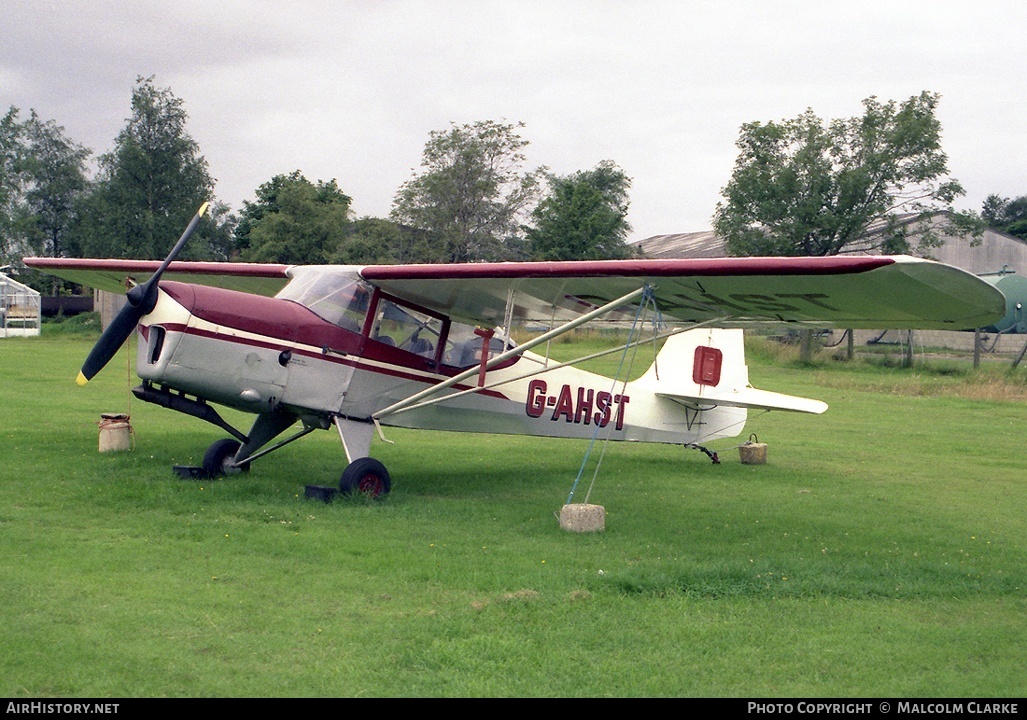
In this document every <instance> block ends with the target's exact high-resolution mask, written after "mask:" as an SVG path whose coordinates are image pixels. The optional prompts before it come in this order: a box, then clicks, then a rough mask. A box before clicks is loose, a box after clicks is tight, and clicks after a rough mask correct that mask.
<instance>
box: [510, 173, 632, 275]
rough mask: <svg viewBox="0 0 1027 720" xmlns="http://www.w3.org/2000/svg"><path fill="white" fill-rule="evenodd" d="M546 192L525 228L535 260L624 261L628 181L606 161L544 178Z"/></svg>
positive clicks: (628, 250) (628, 226)
mask: <svg viewBox="0 0 1027 720" xmlns="http://www.w3.org/2000/svg"><path fill="white" fill-rule="evenodd" d="M546 179H547V181H548V183H549V193H548V195H547V196H546V197H545V198H543V200H542V201H541V202H540V203H539V204H538V205H537V206H536V207H535V209H534V211H532V218H533V219H534V221H535V226H534V227H533V228H529V229H528V240H529V241H530V251H531V257H532V258H533V259H536V260H603V259H615V258H626V257H630V256H631V255H632V254H633V252H632V249H631V248H630V247H629V246H628V245H627V244H626V243H625V240H626V239H627V235H628V232H630V230H631V226H630V225H629V224H628V221H627V212H628V188H629V187H630V186H631V179H630V178H629V177H628V176H627V175H625V174H624V171H623V170H621V169H620V168H619V167H617V165H616V164H614V163H613V162H611V161H608V160H607V161H604V162H601V163H599V165H597V166H596V167H595V168H594V169H593V170H582V171H579V172H576V173H574V174H573V175H569V176H566V177H557V176H555V175H549V176H547V178H546Z"/></svg>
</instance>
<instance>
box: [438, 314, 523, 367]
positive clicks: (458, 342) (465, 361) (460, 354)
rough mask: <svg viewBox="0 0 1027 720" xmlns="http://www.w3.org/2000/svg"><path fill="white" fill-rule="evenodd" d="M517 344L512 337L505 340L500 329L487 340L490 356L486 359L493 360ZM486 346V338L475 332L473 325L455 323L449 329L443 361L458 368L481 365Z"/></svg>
mask: <svg viewBox="0 0 1027 720" xmlns="http://www.w3.org/2000/svg"><path fill="white" fill-rule="evenodd" d="M516 346H517V343H515V342H514V341H513V340H512V339H510V340H505V339H504V336H503V335H502V330H501V329H499V330H498V331H497V332H496V334H495V335H493V336H492V337H490V338H489V339H488V341H487V347H488V350H487V351H486V352H487V354H488V357H487V358H486V360H491V359H492V358H493V357H495V356H496V355H498V354H499V353H501V352H504V351H505V350H509V349H510V348H513V347H516ZM485 347H486V341H485V339H484V338H483V337H482V336H481V335H479V334H478V333H476V332H475V330H474V326H473V325H465V324H464V323H453V324H452V326H451V327H450V329H449V337H448V338H447V342H446V352H445V353H444V354H443V356H442V362H444V363H445V364H446V365H451V366H453V367H458V368H469V367H473V366H476V365H481V354H482V350H483V349H484V348H485Z"/></svg>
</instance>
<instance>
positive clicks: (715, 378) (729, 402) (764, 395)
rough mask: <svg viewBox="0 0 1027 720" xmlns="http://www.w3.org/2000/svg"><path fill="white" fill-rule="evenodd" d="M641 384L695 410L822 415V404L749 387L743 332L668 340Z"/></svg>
mask: <svg viewBox="0 0 1027 720" xmlns="http://www.w3.org/2000/svg"><path fill="white" fill-rule="evenodd" d="M638 382H639V384H644V385H645V386H647V387H649V388H650V389H651V390H652V391H653V392H654V393H655V394H656V395H657V396H659V397H665V398H668V399H670V400H673V401H675V402H677V403H680V404H681V405H684V406H686V407H689V408H692V409H708V408H711V407H715V406H728V407H739V408H757V409H764V410H789V411H792V412H804V413H814V414H820V413H822V412H824V411H825V410H827V404H826V403H823V402H821V401H819V400H811V399H808V398H801V397H795V396H793V395H784V394H781V393H775V392H768V391H766V390H757V389H756V388H754V387H752V386H751V385H749V368H748V366H747V365H746V364H745V344H744V339H743V335H742V331H741V330H735V329H732V330H724V329H717V328H703V329H698V330H689V331H687V332H683V333H679V334H677V335H672V336H671V337H669V338H667V342H666V344H664V346H663V349H662V350H660V353H659V354H658V355H657V356H656V361H655V362H654V363H653V364H652V366H651V367H650V368H649V370H648V371H647V372H646V374H645V375H644V376H642V378H640V379H639V381H638Z"/></svg>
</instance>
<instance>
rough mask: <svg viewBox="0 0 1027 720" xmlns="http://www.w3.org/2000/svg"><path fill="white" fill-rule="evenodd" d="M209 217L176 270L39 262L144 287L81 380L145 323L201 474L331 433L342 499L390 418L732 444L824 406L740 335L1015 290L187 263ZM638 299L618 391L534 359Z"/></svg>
mask: <svg viewBox="0 0 1027 720" xmlns="http://www.w3.org/2000/svg"><path fill="white" fill-rule="evenodd" d="M203 211H204V208H201V210H200V212H199V213H197V215H196V216H195V217H194V218H193V220H192V222H191V223H190V224H189V227H188V228H187V229H186V231H185V232H184V233H183V234H182V236H181V238H180V239H179V241H178V243H177V244H176V245H175V247H174V249H173V250H172V251H171V253H170V254H169V255H168V257H167V258H166V259H165V260H164V261H163V262H157V261H138V260H90V259H61V258H26V259H25V264H26V265H28V266H30V267H34V268H38V269H40V270H45V271H46V272H49V273H52V274H54V275H57V276H59V277H62V278H65V279H68V280H72V281H74V282H77V283H81V284H83V285H88V286H91V287H94V288H100V289H106V290H115V291H117V290H122V291H124V290H125V289H126V286H128V287H129V289H128V302H127V304H126V305H125V307H124V308H123V309H122V310H121V312H120V313H119V314H118V315H117V316H116V317H115V319H114V321H113V322H112V323H111V324H110V325H109V326H108V328H107V329H106V331H105V332H104V334H103V335H102V337H101V338H100V340H99V341H98V342H97V344H96V346H95V347H94V348H93V350H92V352H91V353H90V355H89V357H88V358H87V359H86V361H85V364H84V365H83V367H82V371H81V373H80V375H79V381H80V383H84V382H86V381H87V380H88V379H90V378H92V377H93V376H94V375H95V374H96V373H97V372H99V371H100V370H101V369H102V368H103V366H104V365H105V364H106V363H107V362H108V361H109V360H110V359H111V357H112V356H113V355H114V354H115V353H116V352H117V350H118V348H120V346H121V345H122V344H123V343H124V342H125V340H126V339H128V337H129V336H130V335H131V334H132V333H133V331H138V333H139V335H140V338H141V339H140V342H139V343H138V351H137V373H138V375H139V377H140V378H141V379H142V381H143V382H142V384H141V385H140V386H139V387H136V388H135V389H134V390H133V392H134V393H135V395H136V396H137V397H139V398H140V399H142V400H144V401H147V402H151V403H156V404H158V405H161V406H164V407H167V408H170V409H172V410H176V411H178V412H181V413H185V414H187V415H192V416H194V417H198V418H201V419H203V420H206V421H208V422H210V423H213V424H214V425H217V426H218V427H220V428H222V429H223V430H225V431H226V432H227V433H228V434H230V435H231V436H232V437H231V438H227V439H223V440H218V441H217V442H215V443H213V444H212V445H211V446H210V447H209V448H208V449H207V451H206V453H205V455H204V458H203V466H202V470H203V472H204V473H206V474H208V475H224V474H231V473H236V472H243V471H247V470H248V469H249V467H250V464H251V463H252V462H253V461H255V460H257V459H258V458H260V457H262V456H264V455H266V454H267V453H270V452H272V451H274V450H277V449H279V448H281V447H282V446H284V445H286V444H288V443H290V442H292V441H293V440H296V439H298V438H300V437H302V436H304V435H306V434H308V433H310V432H312V431H314V430H316V429H325V430H327V429H330V428H332V427H333V426H334V427H335V428H336V429H337V430H338V432H339V436H340V438H341V440H342V445H343V448H344V451H345V455H346V459H347V461H348V465H347V466H346V468H345V470H344V471H343V472H342V477H341V480H340V482H339V488H340V490H341V491H342V492H344V493H349V492H354V491H360V492H365V493H368V494H370V495H380V494H384V493H387V492H388V491H389V490H390V488H391V478H390V476H389V473H388V471H387V469H386V468H385V467H384V466H383V465H382V463H380V462H379V461H378V460H375V459H374V458H371V457H370V449H371V442H372V440H373V438H374V435H375V433H376V432H378V433H379V434H382V430H381V426H383V425H384V426H402V427H410V428H437V429H446V430H458V431H469V432H485V433H506V434H525V435H538V436H548V437H565V438H592V437H595V436H596V434H597V433H598V434H599V435H600V437H601V438H604V439H605V438H609V439H612V440H626V441H641V442H657V443H674V444H680V445H685V446H693V447H700V448H701V445H700V443H705V442H708V441H710V440H713V439H716V438H723V437H734V436H737V435H739V434H740V433H741V432H742V430H743V427H744V424H745V421H746V411H747V410H748V409H749V408H761V409H770V410H788V411H796V412H806V413H821V412H823V411H824V410H826V409H827V405H826V404H824V403H822V402H820V401H817V400H809V399H805V398H798V397H792V396H788V395H782V394H778V393H773V392H767V391H763V390H757V389H755V388H753V387H751V386H750V385H749V379H748V369H747V367H746V365H745V359H744V355H743V344H742V329H741V328H744V327H745V326H749V325H756V324H768V323H773V324H787V325H790V326H792V327H797V326H804V325H805V326H811V327H812V326H816V327H821V328H822V327H828V326H830V327H838V328H877V329H884V328H920V329H931V328H934V329H950V330H962V329H972V328H976V327H981V326H985V325H988V324H990V323H992V322H994V321H995V320H997V319H998V318H1000V317H1002V314H1003V313H1004V312H1005V302H1004V300H1003V297H1002V293H1001V292H1000V291H998V290H996V289H995V288H994V287H992V286H991V285H989V284H987V283H986V282H984V281H982V280H980V279H978V278H977V277H975V276H974V275H972V274H970V273H967V272H964V271H962V270H959V269H957V268H954V267H950V266H947V265H942V264H939V263H936V262H931V261H928V260H920V259H915V258H910V257H884V256H861V257H825V258H790V257H777V258H719V259H678V260H612V261H574V262H515V263H480V264H444V265H381V266H366V267H360V266H287V265H273V264H248V263H200V262H176V261H175V257H176V256H177V255H178V254H179V252H180V251H181V249H182V247H183V246H184V244H185V242H186V240H187V239H188V238H189V236H190V234H191V233H192V232H193V230H194V229H195V227H196V224H197V222H198V221H199V219H200V217H201V216H202V213H203ZM147 274H149V278H148V279H147V280H146V281H145V282H142V283H141V284H137V282H136V278H140V277H143V276H145V275H147ZM185 280H188V281H189V282H183V281H185ZM643 308H655V310H656V311H657V312H658V314H659V320H660V323H659V325H657V324H655V323H654V327H660V328H663V330H662V331H661V335H662V336H665V337H666V340H665V343H664V345H663V348H662V349H661V350H660V352H659V353H658V355H657V356H656V359H655V362H653V364H652V366H651V367H650V368H649V370H648V371H647V372H646V373H645V374H644V375H642V376H641V377H640V378H639V379H637V380H634V381H631V382H626V381H623V380H619V381H614V380H611V379H610V378H606V377H603V376H600V375H596V374H593V373H590V372H586V371H584V370H581V369H579V368H577V367H574V364H573V363H554V362H551V361H550V360H549V359H548V358H547V357H546V356H543V355H539V354H536V353H533V352H531V349H532V348H534V347H536V346H538V345H540V344H542V343H545V342H547V341H549V340H551V339H552V338H554V337H557V336H558V335H560V334H562V333H565V332H568V331H569V330H571V329H573V328H575V327H577V326H579V325H581V324H583V323H585V322H589V321H593V320H599V319H602V320H606V321H622V322H623V321H637V320H638V318H639V317H640V312H641V310H642V309H643ZM525 321H527V322H531V323H534V324H537V325H538V324H541V325H544V326H545V327H547V328H549V329H548V330H546V331H545V332H542V333H541V334H540V335H538V336H537V337H535V338H533V339H532V340H530V341H528V342H523V343H521V344H517V343H515V342H514V341H513V340H512V339H511V337H510V328H511V326H512V324H513V323H514V322H522V323H523V322H525ZM649 339H651V338H648V337H647V341H648V340H649ZM575 362H576V361H575ZM214 404H218V405H223V406H226V407H229V408H235V409H237V410H242V411H246V412H249V413H253V414H255V415H256V419H255V420H254V422H253V425H252V427H251V428H250V429H249V432H242V431H241V430H239V429H236V428H234V427H232V426H231V425H229V424H228V423H227V422H226V421H225V420H224V419H223V418H222V416H221V415H220V414H219V413H218V412H217V410H215V408H214V407H213V405H214ZM297 423H299V425H300V427H299V429H298V430H295V431H294V432H293V433H292V434H290V435H288V436H287V437H285V438H284V439H282V440H278V441H277V442H274V443H273V444H272V441H276V440H277V439H278V438H279V436H282V435H283V434H284V433H286V431H287V430H289V429H290V428H292V427H293V426H294V425H296V424H297ZM383 437H384V435H383Z"/></svg>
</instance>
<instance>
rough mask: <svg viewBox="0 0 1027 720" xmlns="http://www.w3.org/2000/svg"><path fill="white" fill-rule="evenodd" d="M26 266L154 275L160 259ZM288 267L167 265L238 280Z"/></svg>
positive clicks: (275, 274)
mask: <svg viewBox="0 0 1027 720" xmlns="http://www.w3.org/2000/svg"><path fill="white" fill-rule="evenodd" d="M24 262H25V264H26V265H28V266H29V267H34V268H38V269H39V270H60V269H65V270H100V271H112V272H122V273H140V274H153V273H154V272H155V271H156V270H157V268H159V267H160V264H161V261H160V260H114V259H104V260H95V259H92V258H44V257H28V258H25V261H24ZM289 267H290V266H289V265H273V264H264V263H234V262H231V263H230V262H190V261H182V260H176V261H175V262H173V263H171V264H170V265H169V266H168V270H167V271H168V272H170V273H187V274H190V275H238V276H240V277H265V278H284V277H288V275H287V274H286V271H287V270H288V269H289Z"/></svg>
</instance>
